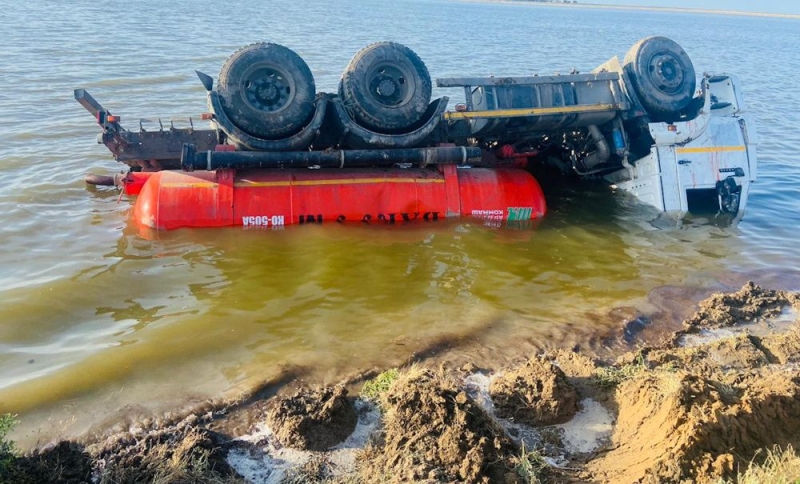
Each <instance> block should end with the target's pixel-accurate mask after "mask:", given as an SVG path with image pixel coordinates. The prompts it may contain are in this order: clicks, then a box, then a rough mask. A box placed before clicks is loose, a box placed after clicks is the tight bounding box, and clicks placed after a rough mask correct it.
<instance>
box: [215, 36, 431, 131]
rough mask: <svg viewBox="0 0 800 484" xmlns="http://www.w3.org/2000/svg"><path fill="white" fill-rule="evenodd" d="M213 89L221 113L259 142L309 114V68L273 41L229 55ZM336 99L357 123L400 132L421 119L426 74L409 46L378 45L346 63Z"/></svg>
mask: <svg viewBox="0 0 800 484" xmlns="http://www.w3.org/2000/svg"><path fill="white" fill-rule="evenodd" d="M217 91H218V93H219V96H220V99H221V101H222V107H223V109H224V110H225V114H226V115H227V116H228V117H229V118H230V119H231V121H232V122H233V123H234V124H235V125H236V126H237V127H238V128H239V129H241V130H242V131H244V132H246V133H247V134H249V135H251V136H255V137H257V138H262V139H267V140H275V139H282V138H286V137H289V136H292V135H294V134H297V133H298V132H299V131H301V130H302V129H303V128H304V127H305V126H306V125H307V124H308V122H309V121H310V120H311V118H312V117H313V115H314V110H315V104H314V101H315V97H316V88H315V84H314V76H313V75H312V74H311V70H310V69H309V68H308V65H307V64H306V63H305V62H304V61H303V59H301V58H300V56H299V55H297V54H296V53H295V52H294V51H292V50H291V49H288V48H286V47H284V46H282V45H278V44H269V43H259V44H252V45H248V46H247V47H244V48H242V49H239V50H238V51H237V52H235V53H234V54H233V55H232V56H231V57H229V58H228V60H227V61H226V62H225V64H224V65H223V66H222V70H221V71H220V74H219V82H218V86H217ZM339 95H340V97H341V99H342V103H343V104H344V105H345V106H346V108H347V109H348V111H349V112H350V113H351V115H352V116H353V118H354V119H355V120H356V122H358V124H360V125H362V126H364V127H366V128H368V129H371V130H374V131H376V132H379V133H398V132H403V131H404V130H407V129H408V128H410V127H412V126H414V125H415V124H417V123H419V122H420V121H421V119H422V117H423V115H424V114H425V111H426V109H427V108H428V104H429V103H430V99H431V77H430V74H429V73H428V69H427V68H426V67H425V64H424V63H423V62H422V60H421V59H420V58H419V57H418V56H417V55H416V54H415V53H414V52H413V51H412V50H411V49H409V48H408V47H406V46H404V45H401V44H398V43H395V42H378V43H375V44H370V45H368V46H367V47H365V48H364V49H362V50H361V51H359V52H358V53H357V54H356V55H355V57H353V59H352V60H351V61H350V64H349V65H348V66H347V68H346V69H345V71H344V73H343V74H342V78H341V81H340V83H339Z"/></svg>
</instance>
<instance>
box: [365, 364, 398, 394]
mask: <svg viewBox="0 0 800 484" xmlns="http://www.w3.org/2000/svg"><path fill="white" fill-rule="evenodd" d="M399 376H400V371H399V370H398V369H397V368H392V369H390V370H386V371H384V372H383V373H381V374H379V375H378V376H376V377H375V378H373V379H372V380H369V381H367V382H365V383H364V386H363V387H362V388H361V398H363V399H365V400H373V401H378V400H379V399H380V397H381V395H383V394H384V393H386V392H387V391H388V390H389V387H391V386H392V383H394V382H395V380H397V378H398V377H399Z"/></svg>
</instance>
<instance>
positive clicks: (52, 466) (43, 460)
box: [0, 442, 92, 484]
mask: <svg viewBox="0 0 800 484" xmlns="http://www.w3.org/2000/svg"><path fill="white" fill-rule="evenodd" d="M4 468H5V467H4V466H0V482H4V483H5V482H8V483H16V484H41V483H43V482H58V483H62V484H84V483H88V482H91V478H92V458H91V457H90V456H89V454H87V453H86V452H84V450H83V447H82V446H80V445H78V444H75V443H72V442H59V443H58V444H57V445H56V446H54V447H52V448H49V449H44V450H41V451H39V452H35V453H33V454H32V455H28V456H25V457H20V458H17V459H14V460H13V461H11V462H10V465H9V466H8V468H7V469H6V471H7V472H4V471H3V469H4Z"/></svg>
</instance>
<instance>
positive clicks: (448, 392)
mask: <svg viewBox="0 0 800 484" xmlns="http://www.w3.org/2000/svg"><path fill="white" fill-rule="evenodd" d="M695 301H697V300H695ZM696 307H697V311H696V312H695V313H694V314H693V315H692V316H691V317H687V318H686V319H684V318H681V319H682V322H680V320H679V323H680V326H681V328H682V329H679V330H677V331H675V332H673V333H671V334H670V335H669V336H668V337H666V338H664V339H662V340H661V341H660V342H655V341H652V340H650V341H648V340H647V339H642V338H641V337H640V336H641V334H638V333H636V334H634V336H636V337H635V340H636V341H635V345H634V346H633V347H629V349H628V350H620V347H616V348H617V351H611V352H610V353H609V354H607V355H606V356H605V357H603V358H598V357H597V356H594V357H589V356H587V355H586V354H585V353H584V351H581V350H580V349H578V348H573V349H571V350H570V349H555V348H554V349H552V350H543V351H539V352H537V353H535V354H534V355H532V356H529V358H528V359H527V361H525V362H520V363H519V364H514V365H511V366H503V367H502V368H481V367H478V366H476V365H474V364H472V363H466V364H464V365H461V366H454V365H452V364H445V363H443V362H441V361H437V360H438V359H437V358H436V357H435V356H434V357H432V358H422V359H421V361H418V362H417V363H411V362H409V363H408V364H407V365H405V366H404V367H403V368H402V369H400V370H399V371H398V370H397V369H389V370H386V371H384V372H383V373H381V374H378V375H375V374H371V375H362V376H361V378H355V379H352V378H351V379H349V381H347V380H346V381H341V382H340V383H339V384H337V385H336V386H335V387H334V386H327V387H322V388H321V387H318V386H310V384H309V383H308V382H299V383H300V385H299V386H289V387H284V388H282V389H277V390H278V391H277V392H272V391H268V392H266V393H262V392H257V394H254V395H252V396H251V397H250V398H247V399H244V400H240V401H238V402H227V403H222V402H220V404H218V405H211V406H210V407H207V408H205V409H202V410H199V409H198V410H196V411H195V412H193V413H189V414H183V415H176V414H172V415H171V416H170V417H167V416H165V418H164V419H163V420H161V421H160V422H158V421H154V422H151V424H150V425H147V424H142V423H139V424H133V425H132V426H131V427H130V428H122V427H118V428H117V431H116V432H115V433H111V434H110V435H106V436H104V437H101V438H99V439H98V440H94V439H89V441H83V442H82V441H81V440H65V441H60V442H53V443H51V444H49V445H47V446H45V447H43V448H40V449H38V450H35V451H33V452H32V453H29V454H27V455H24V456H22V455H19V454H17V456H15V457H13V458H12V459H11V461H10V462H11V463H10V464H5V463H3V458H5V457H7V455H6V456H4V455H3V448H2V445H1V444H3V435H2V434H1V433H0V482H6V481H4V480H3V478H4V472H10V474H8V475H10V476H11V477H12V478H20V479H22V480H19V481H17V480H13V479H12V481H10V482H22V483H27V482H49V481H52V480H54V479H55V481H57V482H61V480H59V479H63V478H70V479H71V478H73V477H75V478H77V479H78V480H69V479H67V480H66V481H65V482H89V481H91V482H95V481H97V480H100V479H105V478H109V479H112V480H115V481H120V482H130V481H129V479H140V480H141V479H145V480H148V479H150V478H151V477H153V476H152V475H150V474H151V473H153V472H156V473H157V475H162V476H163V475H169V476H171V477H173V478H174V479H177V480H181V479H183V480H186V481H187V482H202V483H205V482H208V483H212V482H213V483H215V484H220V483H225V484H244V483H246V482H265V483H268V484H284V483H296V482H309V483H327V484H332V483H335V484H345V483H349V484H353V483H368V482H376V481H381V482H383V478H384V477H386V476H394V477H395V478H399V479H400V481H397V480H391V481H390V482H407V481H409V480H414V481H416V480H418V479H422V480H425V479H428V480H427V481H425V482H429V481H430V482H452V481H453V480H458V481H464V482H492V483H494V482H497V483H507V484H522V483H528V482H543V481H542V480H544V482H546V481H547V480H550V481H552V482H562V481H561V479H567V480H568V481H569V482H584V481H586V480H589V481H592V482H618V481H619V480H620V479H622V480H625V481H628V482H630V481H637V480H641V479H646V478H647V477H648V476H650V477H655V478H657V479H662V478H663V479H666V480H681V479H695V480H698V481H699V482H709V483H710V482H715V483H717V482H726V483H727V482H736V481H730V480H728V479H732V478H736V475H737V472H739V470H740V469H742V467H741V466H746V465H748V463H752V462H755V461H756V460H757V459H756V457H757V456H762V457H763V456H764V454H763V452H766V453H768V455H770V456H777V455H778V454H779V453H780V455H781V456H782V458H786V459H789V460H790V461H791V462H792V465H797V469H798V470H797V472H798V473H800V456H799V455H798V454H797V453H796V452H795V451H794V450H793V449H797V448H800V399H798V398H800V377H797V376H796V375H794V372H796V369H797V368H798V366H797V365H798V364H800V357H798V354H800V318H798V317H797V316H798V312H800V293H792V292H786V291H776V290H771V289H763V288H761V287H760V286H757V285H755V284H753V283H752V282H747V283H746V284H745V285H744V286H742V288H741V289H739V290H738V291H735V292H734V291H732V292H724V293H715V294H712V295H711V296H709V297H707V298H705V299H704V300H702V301H699V302H697V303H696ZM790 308H791V309H790ZM787 311H788V312H787ZM789 317H790V318H789ZM632 329H634V328H633V327H626V328H625V331H624V333H623V334H618V335H616V336H613V337H610V338H611V339H604V341H605V343H604V344H606V345H609V348H611V347H614V345H613V344H612V339H614V338H626V339H627V336H630V334H629V330H632ZM793 375H794V376H793ZM348 391H350V394H351V395H354V396H348ZM695 407H697V408H695ZM776 416H778V417H776ZM733 421H735V422H738V423H737V425H738V427H736V428H737V429H739V430H736V431H734V432H728V433H726V432H723V431H722V430H723V429H730V428H732V427H731V422H733ZM704 428H707V430H708V429H710V430H708V431H706V430H703V429H704ZM587 429H589V430H591V431H589V430H587ZM653 432H656V433H658V432H660V434H659V435H660V438H658V439H654V440H653V439H650V437H649V436H650V434H652V433H653ZM737 432H738V433H737ZM661 434H663V435H661ZM641 436H646V438H645V439H644V440H642V439H639V440H641V441H637V438H639V437H641ZM465 439H466V440H467V441H469V444H470V445H468V446H467V447H466V450H465V448H464V446H462V445H461V444H460V443H461V442H464V441H465ZM408 442H413V444H408ZM409 445H410V447H409ZM792 446H793V447H792ZM640 447H641V449H645V450H646V451H647V452H645V454H642V453H641V449H640ZM634 455H636V456H640V455H644V456H645V457H646V458H644V460H641V462H639V461H637V464H636V465H635V466H628V465H625V464H624V463H625V462H626V461H628V460H630V459H631V458H632V456H634ZM420 456H424V457H420ZM637 459H638V457H637ZM758 459H761V457H758ZM5 462H9V461H8V460H7V459H6V461H5ZM758 462H759V463H760V462H761V461H760V460H759V461H758ZM4 466H6V467H5V468H4ZM9 466H10V467H9ZM523 471H524V472H525V473H526V474H520V472H523ZM54 472H55V473H56V474H58V475H55V474H53V473H54ZM797 477H800V474H798V476H797ZM534 478H535V479H536V480H532V479H534ZM25 479H27V480H25ZM37 479H38V480H37ZM126 479H127V480H126ZM487 479H488V480H487ZM540 479H542V480H540ZM553 479H554V480H553ZM720 479H725V480H720ZM137 482H139V481H137Z"/></svg>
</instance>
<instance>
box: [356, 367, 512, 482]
mask: <svg viewBox="0 0 800 484" xmlns="http://www.w3.org/2000/svg"><path fill="white" fill-rule="evenodd" d="M382 405H383V408H384V412H385V413H384V429H383V436H382V439H381V440H382V442H380V443H378V444H375V445H373V446H371V447H370V448H368V449H367V451H366V453H365V456H364V457H365V460H364V465H363V469H362V475H363V476H364V478H365V481H366V482H397V483H400V482H464V483H489V482H506V480H507V476H508V477H511V476H509V475H510V474H512V470H511V469H510V457H511V456H512V455H513V453H514V452H515V450H514V448H513V445H512V444H511V441H510V440H509V439H508V438H507V437H506V436H505V434H504V432H503V431H502V430H501V429H500V428H499V427H498V426H497V425H496V424H495V423H494V422H493V421H492V419H491V418H490V417H489V416H488V415H487V414H486V413H485V412H484V411H483V410H482V409H481V408H480V407H479V406H478V405H477V404H476V403H475V402H474V401H472V400H471V399H470V398H469V397H468V396H467V394H466V392H464V390H462V389H461V388H460V387H459V385H458V384H457V383H456V382H455V380H454V379H453V378H451V377H450V376H448V375H447V374H445V373H444V372H434V371H431V370H425V369H412V370H410V371H408V372H407V373H405V374H404V375H402V376H401V377H400V379H398V380H397V381H395V382H394V384H393V385H392V386H391V387H390V389H389V391H388V392H387V393H386V394H385V395H384V396H383V398H382ZM511 482H513V480H512V481H511Z"/></svg>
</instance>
